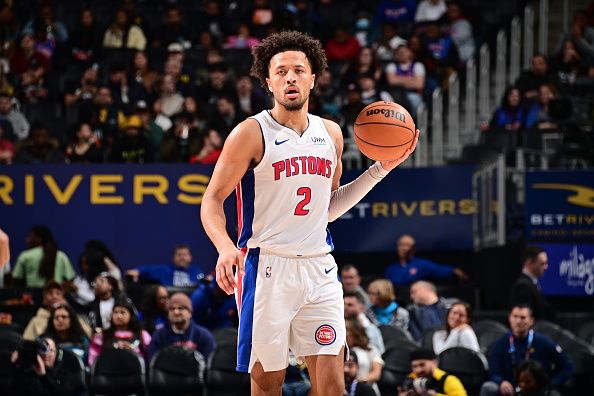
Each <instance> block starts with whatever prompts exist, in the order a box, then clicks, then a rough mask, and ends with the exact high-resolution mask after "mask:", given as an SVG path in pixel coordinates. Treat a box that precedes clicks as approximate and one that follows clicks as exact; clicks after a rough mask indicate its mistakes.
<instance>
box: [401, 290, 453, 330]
mask: <svg viewBox="0 0 594 396" xmlns="http://www.w3.org/2000/svg"><path fill="white" fill-rule="evenodd" d="M410 298H411V300H412V302H413V303H412V305H410V306H408V312H409V315H410V323H409V326H408V329H409V331H410V334H411V335H412V337H413V338H414V339H415V340H417V341H418V340H421V339H422V338H423V335H424V334H425V333H426V332H429V331H434V330H438V329H442V328H444V326H445V324H446V316H447V313H448V306H447V304H446V301H445V300H444V299H443V298H440V297H439V296H438V295H437V289H436V288H435V285H434V284H433V283H431V282H427V281H417V282H415V283H413V284H412V285H411V287H410Z"/></svg>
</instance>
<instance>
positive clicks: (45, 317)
mask: <svg viewBox="0 0 594 396" xmlns="http://www.w3.org/2000/svg"><path fill="white" fill-rule="evenodd" d="M63 304H67V303H66V299H65V298H64V290H63V289H62V286H61V285H60V284H59V283H58V282H56V281H50V282H48V284H47V285H46V286H45V287H44V288H43V293H42V301H41V307H39V309H38V310H37V312H36V313H35V316H33V317H32V318H31V320H29V323H28V324H27V327H25V331H24V332H23V338H24V339H25V340H34V339H35V338H36V337H39V336H41V335H42V334H43V333H45V330H46V329H47V326H48V322H49V319H50V317H51V310H52V308H55V307H58V306H60V305H63ZM78 322H79V323H80V326H81V327H82V330H83V331H84V333H85V335H86V336H87V337H88V338H91V335H92V334H93V332H92V330H91V327H90V326H89V324H88V323H87V321H86V320H85V319H83V318H82V317H81V316H78Z"/></svg>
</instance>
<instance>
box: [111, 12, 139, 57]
mask: <svg viewBox="0 0 594 396" xmlns="http://www.w3.org/2000/svg"><path fill="white" fill-rule="evenodd" d="M103 47H106V48H130V49H137V50H141V51H144V49H145V48H146V36H145V35H144V32H143V31H142V29H141V28H140V26H137V25H135V24H133V23H132V21H130V17H129V16H128V14H127V13H126V11H125V10H124V9H122V8H120V9H118V10H117V11H116V12H115V15H114V17H113V21H112V22H111V25H109V27H108V28H107V30H106V31H105V33H104V34H103Z"/></svg>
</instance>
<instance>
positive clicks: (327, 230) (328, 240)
mask: <svg viewBox="0 0 594 396" xmlns="http://www.w3.org/2000/svg"><path fill="white" fill-rule="evenodd" d="M326 244H328V246H330V251H331V252H332V251H334V242H332V235H330V230H329V229H328V228H326Z"/></svg>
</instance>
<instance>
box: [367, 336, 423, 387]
mask: <svg viewBox="0 0 594 396" xmlns="http://www.w3.org/2000/svg"><path fill="white" fill-rule="evenodd" d="M416 348H417V344H415V343H414V342H413V341H411V340H409V339H408V338H404V339H401V340H400V341H399V342H398V345H396V346H392V347H391V348H390V349H388V347H387V345H386V352H384V354H383V355H382V358H383V359H384V363H385V364H384V367H383V369H382V376H381V378H380V380H379V381H378V382H377V386H378V387H379V390H380V392H381V393H382V394H384V395H389V394H393V393H394V392H395V390H396V389H397V387H398V386H399V385H401V384H402V382H403V381H404V380H405V379H406V376H407V375H408V373H410V371H411V369H410V353H411V351H413V350H414V349H416Z"/></svg>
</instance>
